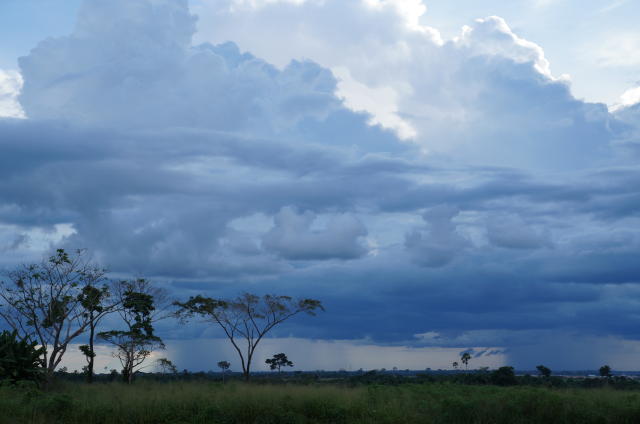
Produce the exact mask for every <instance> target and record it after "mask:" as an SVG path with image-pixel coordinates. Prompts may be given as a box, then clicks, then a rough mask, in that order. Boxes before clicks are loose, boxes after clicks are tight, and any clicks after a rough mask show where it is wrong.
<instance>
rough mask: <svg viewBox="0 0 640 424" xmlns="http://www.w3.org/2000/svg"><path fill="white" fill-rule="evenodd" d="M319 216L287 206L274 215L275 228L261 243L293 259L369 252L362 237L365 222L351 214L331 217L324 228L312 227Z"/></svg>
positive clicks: (338, 257) (321, 257) (353, 257)
mask: <svg viewBox="0 0 640 424" xmlns="http://www.w3.org/2000/svg"><path fill="white" fill-rule="evenodd" d="M316 219H317V217H316V215H315V214H314V213H312V212H310V211H306V212H304V213H299V212H298V211H296V210H295V209H294V208H291V207H284V208H282V209H281V210H280V212H278V214H277V215H276V216H275V217H274V226H273V228H272V229H271V230H270V231H269V232H268V233H267V234H265V235H264V237H263V238H262V245H263V246H264V248H265V249H267V250H268V251H272V252H274V253H276V254H278V255H280V256H282V257H283V258H286V259H292V260H314V259H315V260H318V259H320V260H322V259H356V258H359V257H361V256H362V255H364V254H366V253H367V249H366V247H364V246H363V244H362V241H361V238H362V237H365V236H366V235H367V230H366V228H365V227H364V225H363V224H362V223H361V222H360V221H358V219H356V218H355V217H353V216H351V215H338V216H334V217H332V218H330V219H329V221H328V222H327V224H326V228H324V229H313V228H312V227H313V224H314V222H315V221H316Z"/></svg>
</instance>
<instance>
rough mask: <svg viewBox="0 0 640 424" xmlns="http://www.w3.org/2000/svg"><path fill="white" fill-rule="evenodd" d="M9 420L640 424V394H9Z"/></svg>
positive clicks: (330, 389) (268, 388)
mask: <svg viewBox="0 0 640 424" xmlns="http://www.w3.org/2000/svg"><path fill="white" fill-rule="evenodd" d="M0 422H1V423H12V424H13V423H54V422H57V423H83V424H90V423H262V424H266V423H283V424H286V423H394V424H396V423H509V424H512V423H638V422H640V392H638V391H619V390H613V389H607V388H598V389H553V388H544V387H521V386H516V387H497V386H466V385H459V384H438V383H436V384H433V383H427V384H403V385H398V386H381V385H369V386H360V387H351V388H350V387H341V386H332V385H306V386H305V385H285V384H281V385H271V384H265V385H246V384H242V383H236V382H234V383H231V384H226V385H222V384H220V383H214V382H179V381H178V382H169V383H159V382H145V381H141V382H139V383H137V384H134V385H131V386H126V385H123V384H120V383H109V384H94V385H91V386H89V385H85V384H79V383H64V384H62V385H61V386H59V387H57V388H56V389H55V390H53V391H50V392H41V391H38V390H35V389H31V388H24V387H23V388H15V387H2V388H0Z"/></svg>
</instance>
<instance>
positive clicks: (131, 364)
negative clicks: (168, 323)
mask: <svg viewBox="0 0 640 424" xmlns="http://www.w3.org/2000/svg"><path fill="white" fill-rule="evenodd" d="M116 296H117V297H118V299H119V304H120V305H121V306H120V308H119V309H118V313H119V314H120V317H121V318H122V321H123V322H124V323H125V327H126V328H125V329H124V330H110V331H103V332H100V333H98V337H99V338H100V339H102V340H104V341H105V342H107V343H110V344H112V345H114V346H115V347H116V348H117V350H116V351H115V353H114V354H113V356H115V357H116V358H118V360H119V361H120V364H121V365H122V379H123V381H125V382H126V383H129V384H131V382H132V381H133V376H134V374H135V372H136V370H137V369H138V367H140V366H141V365H142V363H143V362H144V361H145V360H146V359H147V358H148V357H149V356H150V355H151V352H153V350H155V349H164V343H163V342H162V339H161V338H160V337H158V336H156V334H155V332H154V328H153V323H154V321H157V320H158V319H161V318H163V316H162V315H159V314H158V312H159V311H158V310H157V309H156V305H157V302H158V300H159V299H162V298H163V293H162V292H161V291H160V290H159V289H156V288H154V287H153V286H152V285H151V284H150V282H149V281H147V280H145V279H142V278H139V279H137V280H132V281H121V282H120V283H118V284H117V285H116Z"/></svg>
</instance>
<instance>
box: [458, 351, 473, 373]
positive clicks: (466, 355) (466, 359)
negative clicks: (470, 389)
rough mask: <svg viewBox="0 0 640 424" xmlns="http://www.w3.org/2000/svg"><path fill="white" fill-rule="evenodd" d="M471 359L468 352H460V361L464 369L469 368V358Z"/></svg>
mask: <svg viewBox="0 0 640 424" xmlns="http://www.w3.org/2000/svg"><path fill="white" fill-rule="evenodd" d="M470 359H471V355H470V354H469V352H465V353H463V354H462V356H461V357H460V360H461V361H462V363H463V364H464V367H465V369H467V370H468V369H469V360H470Z"/></svg>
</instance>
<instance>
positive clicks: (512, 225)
mask: <svg viewBox="0 0 640 424" xmlns="http://www.w3.org/2000/svg"><path fill="white" fill-rule="evenodd" d="M487 237H488V239H489V242H490V243H491V244H493V245H494V246H497V247H504V248H507V249H537V248H540V247H551V246H552V241H551V235H550V231H549V229H548V228H545V227H542V228H540V226H538V227H537V228H536V226H533V225H532V224H530V223H527V222H525V221H524V220H523V219H522V218H520V217H519V216H509V215H506V216H505V215H499V214H496V215H492V216H491V217H490V218H489V222H488V223H487Z"/></svg>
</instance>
